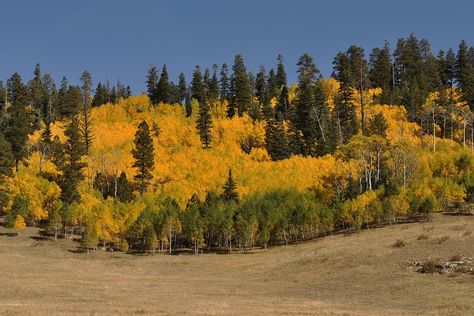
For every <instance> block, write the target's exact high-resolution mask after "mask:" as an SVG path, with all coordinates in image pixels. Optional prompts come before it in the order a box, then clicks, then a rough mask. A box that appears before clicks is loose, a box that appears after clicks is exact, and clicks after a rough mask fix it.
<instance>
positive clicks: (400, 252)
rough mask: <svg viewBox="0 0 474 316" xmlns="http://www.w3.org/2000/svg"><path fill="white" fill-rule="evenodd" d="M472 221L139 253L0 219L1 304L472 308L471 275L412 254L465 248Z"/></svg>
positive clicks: (267, 310)
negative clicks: (51, 236)
mask: <svg viewBox="0 0 474 316" xmlns="http://www.w3.org/2000/svg"><path fill="white" fill-rule="evenodd" d="M471 231H474V217H448V216H442V215H437V216H435V217H434V220H433V221H432V222H428V223H415V224H403V225H394V226H389V227H384V228H380V229H373V230H369V231H363V232H360V233H357V234H352V235H349V236H344V235H335V236H331V237H326V238H324V239H320V240H317V241H313V242H307V243H302V244H297V245H290V246H279V247H274V248H270V249H268V250H266V251H265V250H254V251H252V252H251V253H248V254H231V255H219V254H204V255H197V256H195V255H171V256H170V255H165V254H156V255H148V256H136V255H127V254H123V253H117V252H115V253H109V252H103V251H97V252H95V253H90V254H87V253H80V254H78V253H73V252H71V251H68V250H72V249H75V248H76V246H77V244H76V243H75V242H73V241H71V240H59V241H57V242H54V241H49V240H35V239H33V238H31V237H32V236H35V235H36V234H37V230H36V229H33V228H28V229H26V230H23V231H21V232H20V234H19V236H17V237H9V236H8V235H7V234H6V233H8V232H9V230H7V229H5V228H2V227H0V315H63V314H68V315H69V314H71V315H84V314H86V315H130V314H132V315H133V314H137V315H151V314H179V315H182V314H203V315H234V314H235V315H275V314H280V315H289V314H291V315H295V314H303V315H304V314H312V315H474V275H471V274H464V275H463V274H458V273H451V274H445V275H442V274H422V273H417V272H415V270H414V268H413V266H412V265H411V264H409V262H410V261H415V260H419V261H424V260H427V259H428V258H433V259H439V260H444V261H447V260H449V258H450V257H452V256H453V255H461V256H467V257H474V233H469V232H471ZM420 235H426V236H424V237H422V238H418V237H419V236H420ZM443 236H448V237H449V238H442V237H443ZM426 237H427V238H426ZM397 239H401V240H403V241H405V242H406V245H405V246H404V247H399V248H397V247H394V246H393V244H394V243H395V241H396V240H397Z"/></svg>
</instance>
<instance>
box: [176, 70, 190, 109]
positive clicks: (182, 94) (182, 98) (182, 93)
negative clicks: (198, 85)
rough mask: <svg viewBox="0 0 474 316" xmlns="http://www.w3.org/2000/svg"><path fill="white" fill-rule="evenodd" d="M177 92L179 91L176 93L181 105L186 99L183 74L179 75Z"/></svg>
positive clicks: (186, 86) (185, 85) (186, 87)
mask: <svg viewBox="0 0 474 316" xmlns="http://www.w3.org/2000/svg"><path fill="white" fill-rule="evenodd" d="M178 91H179V93H178V98H179V103H180V104H183V103H184V101H185V99H186V94H187V93H188V85H187V83H186V77H185V76H184V74H183V73H180V74H179V78H178Z"/></svg>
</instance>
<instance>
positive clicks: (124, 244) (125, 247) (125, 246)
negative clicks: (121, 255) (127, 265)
mask: <svg viewBox="0 0 474 316" xmlns="http://www.w3.org/2000/svg"><path fill="white" fill-rule="evenodd" d="M128 248H129V246H128V242H127V241H126V240H125V239H122V240H121V241H120V245H119V250H120V251H122V252H127V251H128Z"/></svg>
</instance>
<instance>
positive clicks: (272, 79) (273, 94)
mask: <svg viewBox="0 0 474 316" xmlns="http://www.w3.org/2000/svg"><path fill="white" fill-rule="evenodd" d="M278 89H279V88H278V85H277V80H276V75H275V70H273V69H270V71H269V72H268V79H267V95H268V96H267V98H268V100H271V99H273V98H278V95H279V90H278Z"/></svg>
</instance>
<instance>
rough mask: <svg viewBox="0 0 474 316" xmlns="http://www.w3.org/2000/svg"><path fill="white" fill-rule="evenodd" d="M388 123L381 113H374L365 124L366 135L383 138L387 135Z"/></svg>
mask: <svg viewBox="0 0 474 316" xmlns="http://www.w3.org/2000/svg"><path fill="white" fill-rule="evenodd" d="M387 130H388V123H387V121H386V120H385V117H384V116H383V114H382V113H380V112H379V113H377V114H375V115H374V116H373V117H372V118H371V119H370V120H369V124H368V126H367V135H368V136H371V135H378V136H381V137H383V138H386V137H387Z"/></svg>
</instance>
